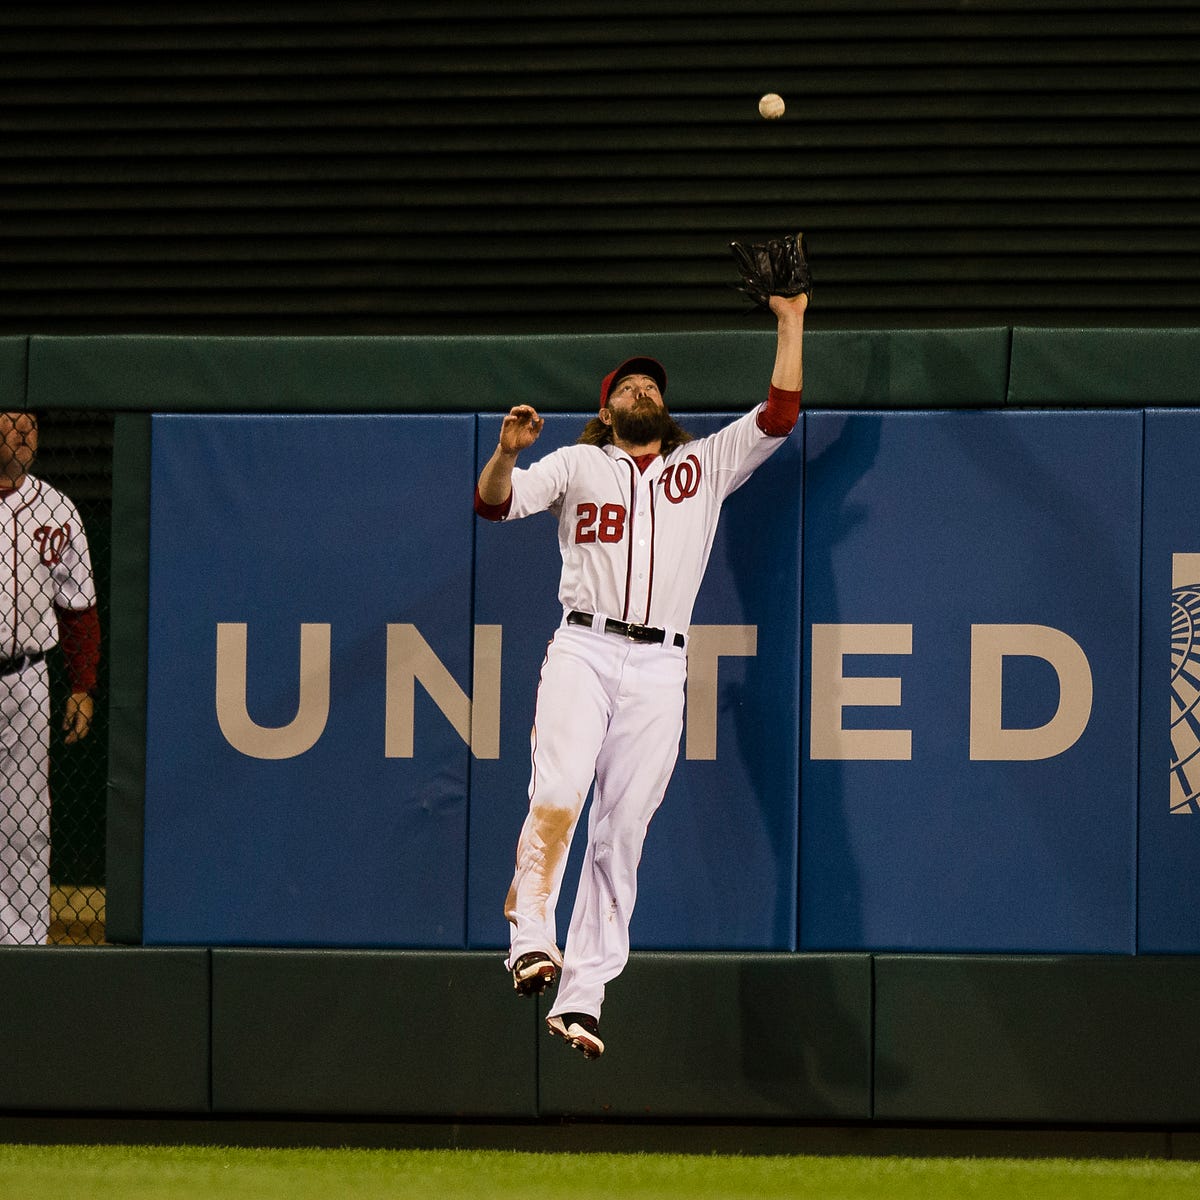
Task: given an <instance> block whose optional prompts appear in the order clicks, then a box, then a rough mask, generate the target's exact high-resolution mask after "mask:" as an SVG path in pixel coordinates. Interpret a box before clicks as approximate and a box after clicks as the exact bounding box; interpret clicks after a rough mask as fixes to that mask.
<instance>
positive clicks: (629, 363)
mask: <svg viewBox="0 0 1200 1200" xmlns="http://www.w3.org/2000/svg"><path fill="white" fill-rule="evenodd" d="M626 375H649V376H650V378H651V379H653V380H654V382H655V383H657V384H658V390H659V391H660V392H662V394H663V395H664V396H665V395H666V394H667V372H666V368H665V367H664V366H663V365H662V363H660V362H659V361H658V359H657V358H627V359H626V360H625V361H624V362H623V363H622V364H621V365H620V366H619V367H618V368H617V369H616V370H615V371H609V373H608V374H607V375H605V377H604V378H603V380H601V382H600V407H601V408H607V407H608V397H609V394H610V393H611V392H612V390H613V384H615V383H617V382H618V380H621V379H624V378H625V376H626Z"/></svg>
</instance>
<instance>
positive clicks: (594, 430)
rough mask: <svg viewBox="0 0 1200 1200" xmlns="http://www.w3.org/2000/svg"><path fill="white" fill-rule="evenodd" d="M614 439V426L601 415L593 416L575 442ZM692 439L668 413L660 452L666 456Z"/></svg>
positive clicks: (589, 443)
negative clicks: (600, 416) (601, 417)
mask: <svg viewBox="0 0 1200 1200" xmlns="http://www.w3.org/2000/svg"><path fill="white" fill-rule="evenodd" d="M612 440H613V431H612V426H611V425H606V424H605V423H604V422H603V421H602V420H600V418H599V417H593V418H592V419H591V420H590V421H589V422H588V423H587V424H586V425H585V426H584V427H583V432H582V433H581V434H580V435H579V436H578V437H577V438H576V439H575V444H576V445H577V446H607V445H608V444H609V442H611V441H612ZM691 440H692V435H691V434H690V433H688V431H687V430H686V429H684V428H683V427H682V426H680V425H679V423H678V422H677V421H676V420H675V418H674V417H673V416H671V414H670V413H668V414H667V420H666V432H665V433H664V434H663V439H662V449H661V450H660V451H659V453H660V454H661V455H662V456H663V457H664V458H666V456H667V455H668V454H670V453H671V451H672V450H676V449H678V448H679V447H680V446H682V445H683V444H684V443H685V442H690V441H691Z"/></svg>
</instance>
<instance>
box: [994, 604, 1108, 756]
mask: <svg viewBox="0 0 1200 1200" xmlns="http://www.w3.org/2000/svg"><path fill="white" fill-rule="evenodd" d="M1006 655H1023V656H1025V657H1028V658H1040V659H1042V660H1043V661H1045V662H1048V663H1049V664H1050V665H1051V666H1052V667H1053V668H1054V671H1055V673H1056V674H1057V675H1058V711H1057V712H1056V713H1055V714H1054V716H1053V717H1051V718H1050V720H1049V721H1048V722H1046V724H1045V725H1039V726H1038V727H1037V728H1035V729H1005V728H1004V726H1003V725H1002V723H1001V712H1002V710H1003V704H1002V690H1003V675H1004V658H1005V656H1006ZM1091 715H1092V668H1091V664H1090V663H1089V662H1088V660H1087V655H1086V654H1084V652H1083V648H1082V647H1081V646H1080V645H1079V643H1078V642H1077V641H1076V640H1075V639H1074V638H1073V637H1071V636H1070V635H1068V634H1066V633H1063V631H1062V630H1061V629H1053V628H1051V627H1050V626H1049V625H972V626H971V757H972V758H973V759H987V760H992V761H1005V762H1032V761H1034V760H1035V759H1043V758H1054V757H1055V755H1058V754H1062V753H1063V752H1064V751H1066V750H1069V749H1070V748H1071V747H1072V746H1073V745H1075V743H1076V742H1077V741H1079V739H1080V737H1081V736H1082V735H1083V731H1084V730H1085V729H1086V728H1087V723H1088V721H1089V719H1090V718H1091Z"/></svg>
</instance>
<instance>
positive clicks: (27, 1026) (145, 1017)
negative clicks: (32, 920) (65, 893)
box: [0, 946, 209, 1113]
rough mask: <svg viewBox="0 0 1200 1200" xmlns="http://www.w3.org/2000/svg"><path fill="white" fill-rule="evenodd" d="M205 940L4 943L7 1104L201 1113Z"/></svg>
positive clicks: (0, 955)
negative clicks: (183, 944) (201, 944)
mask: <svg viewBox="0 0 1200 1200" xmlns="http://www.w3.org/2000/svg"><path fill="white" fill-rule="evenodd" d="M208 966H209V964H208V951H206V950H201V949H195V950H193V949H166V950H146V949H141V948H138V949H120V948H117V947H90V948H88V949H75V948H68V947H53V946H30V947H5V948H4V950H3V951H2V952H0V1012H2V1013H3V1014H4V1017H3V1020H4V1032H5V1038H6V1039H7V1043H8V1044H7V1047H6V1050H5V1054H4V1069H3V1070H2V1071H0V1109H7V1110H10V1111H11V1110H65V1111H70V1112H85V1111H86V1112H97V1111H112V1112H143V1113H154V1112H161V1113H204V1112H207V1111H208V1105H209V1000H208V990H209V977H208Z"/></svg>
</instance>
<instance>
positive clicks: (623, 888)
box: [485, 395, 799, 1017]
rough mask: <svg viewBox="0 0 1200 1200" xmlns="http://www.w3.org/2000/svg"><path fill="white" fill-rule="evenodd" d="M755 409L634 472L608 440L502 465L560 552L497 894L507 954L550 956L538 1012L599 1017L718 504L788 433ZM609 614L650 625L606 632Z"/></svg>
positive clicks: (624, 933) (632, 890)
mask: <svg viewBox="0 0 1200 1200" xmlns="http://www.w3.org/2000/svg"><path fill="white" fill-rule="evenodd" d="M798 402H799V401H798V395H797V397H796V404H797V406H798ZM760 411H761V409H756V410H754V411H753V412H750V413H748V414H746V415H745V416H744V417H741V418H739V419H738V420H736V421H734V422H732V423H731V424H729V425H727V426H726V427H725V428H723V429H721V430H720V431H719V432H717V433H715V434H712V435H711V436H709V437H704V438H699V439H697V440H695V441H691V442H687V443H685V444H684V445H682V446H680V447H678V448H677V449H675V450H673V451H672V452H671V453H670V454H668V455H667V456H665V457H662V456H658V455H655V456H654V458H653V459H652V461H650V462H649V463H648V465H645V469H644V470H642V469H640V467H639V464H638V463H637V462H635V461H634V460H633V459H632V458H631V457H630V456H629V455H628V454H626V453H625V452H624V451H623V450H620V449H618V448H617V447H615V446H613V445H611V444H609V445H606V446H603V447H597V446H591V445H575V446H567V447H564V448H562V449H560V450H556V451H553V452H552V453H550V454H547V455H546V456H545V457H544V458H542V459H541V460H539V461H537V462H535V463H534V464H532V465H531V466H530V467H529V468H527V469H521V468H517V469H515V470H514V471H513V475H512V495H511V500H510V502H509V507H508V511H507V514H506V516H507V518H508V519H514V518H518V517H525V516H528V515H530V514H531V513H535V512H541V511H544V510H548V511H549V512H550V513H552V514H553V515H554V516H555V517H556V518H557V519H558V542H559V549H560V551H561V553H562V561H563V567H562V577H561V581H560V584H559V593H558V594H559V600H560V601H561V602H562V606H563V621H562V624H561V625H560V626H559V628H558V630H557V631H556V632H555V634H554V637H553V639H552V641H551V643H550V646H549V648H548V650H547V653H546V659H545V662H544V663H543V664H542V671H541V677H540V680H539V683H538V695H537V706H536V714H535V718H534V727H533V731H532V735H531V751H532V776H531V780H530V785H529V799H530V807H529V815H528V816H527V818H526V820H525V823H524V826H523V828H522V830H521V836H520V839H519V842H518V846H517V865H516V873H515V876H514V879H513V884H512V888H511V889H510V891H509V895H508V899H507V901H506V904H505V915H506V916H507V917H508V920H509V922H510V924H511V945H510V953H509V960H508V961H509V965H510V966H511V965H512V964H513V963H514V962H516V960H517V959H518V958H520V957H521V955H523V954H526V953H528V952H531V951H540V952H542V953H545V954H548V955H550V957H551V958H552V959H553V960H554V961H555V962H557V963H558V964H560V966H561V967H562V974H561V979H560V982H559V986H558V994H557V996H556V998H555V1002H554V1005H553V1008H552V1009H551V1012H550V1014H549V1015H550V1016H555V1015H559V1014H562V1013H569V1012H579V1013H588V1014H591V1015H593V1016H596V1017H598V1016H599V1014H600V1006H601V1003H602V1001H603V999H604V987H605V984H606V983H607V982H608V981H609V980H611V979H613V978H615V977H616V976H617V975H618V974H619V973H620V972H621V970H622V969H623V967H624V965H625V963H626V961H627V959H628V956H629V922H630V918H631V917H632V915H633V907H634V901H635V899H636V895H637V868H638V863H639V861H640V858H641V852H642V843H643V841H644V839H645V836H646V829H647V826H648V825H649V822H650V819H651V817H652V816H653V815H654V812H655V810H656V809H657V808H658V806H659V804H660V803H661V801H662V798H663V794H664V792H665V791H666V788H667V784H668V782H669V781H670V778H671V773H672V771H673V770H674V766H675V760H676V757H677V755H678V750H679V739H680V734H681V733H682V726H683V703H684V683H685V680H686V674H687V656H686V634H687V629H688V627H689V624H690V622H691V616H692V607H693V605H694V603H695V600H696V593H697V592H698V591H699V588H700V582H701V579H702V577H703V575H704V570H705V568H706V566H707V564H708V558H709V554H710V552H711V550H712V543H713V538H714V536H715V533H716V527H717V520H718V517H719V516H720V511H721V505H722V503H723V502H724V500H725V498H726V497H727V496H728V495H729V494H730V493H731V492H733V491H734V490H735V489H736V488H738V487H740V486H741V485H742V484H743V483H744V482H745V481H746V480H747V479H748V478H749V476H750V474H751V473H752V472H753V471H754V469H755V468H756V467H758V466H759V465H760V464H761V463H762V462H764V461H765V460H766V459H767V458H768V457H769V456H770V455H771V454H772V453H773V452H774V451H775V450H777V449H778V448H779V446H781V445H782V444H783V441H784V436H786V435H783V436H780V435H772V434H768V433H766V432H764V431H763V429H762V428H760V425H759V421H758V417H759V413H760ZM792 420H794V416H793V417H792ZM787 428H788V429H789V430H790V425H788V426H787ZM485 515H489V514H486V513H485ZM611 620H616V621H619V622H627V623H629V624H631V625H634V626H647V627H650V628H651V629H652V630H654V631H656V632H661V634H662V637H661V639H660V640H659V641H658V642H646V641H637V640H630V639H629V638H628V637H625V636H618V635H614V633H613V632H611V631H610V632H605V628H606V625H608V624H609V622H610V621H611ZM632 632H633V633H634V634H635V635H639V636H645V635H644V634H639V631H638V630H637V629H636V628H635V629H634V630H633V631H632ZM593 778H594V781H595V791H594V795H593V799H592V808H591V814H590V818H589V826H588V845H587V851H586V854H585V857H584V862H583V867H582V871H581V875H580V881H579V888H578V892H577V894H576V897H575V906H574V910H573V912H572V916H571V924H570V928H569V930H568V932H567V941H566V946H565V953H563V954H560V953H559V951H558V948H557V938H556V930H555V919H554V910H555V905H556V903H557V900H558V895H559V890H560V888H561V885H562V878H563V872H564V869H565V866H566V861H567V851H568V849H569V847H570V843H571V837H572V835H573V833H574V829H575V824H576V822H577V820H578V818H579V814H580V812H581V810H582V808H583V804H584V800H585V798H586V796H587V793H588V789H589V787H591V785H592V783H593Z"/></svg>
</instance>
